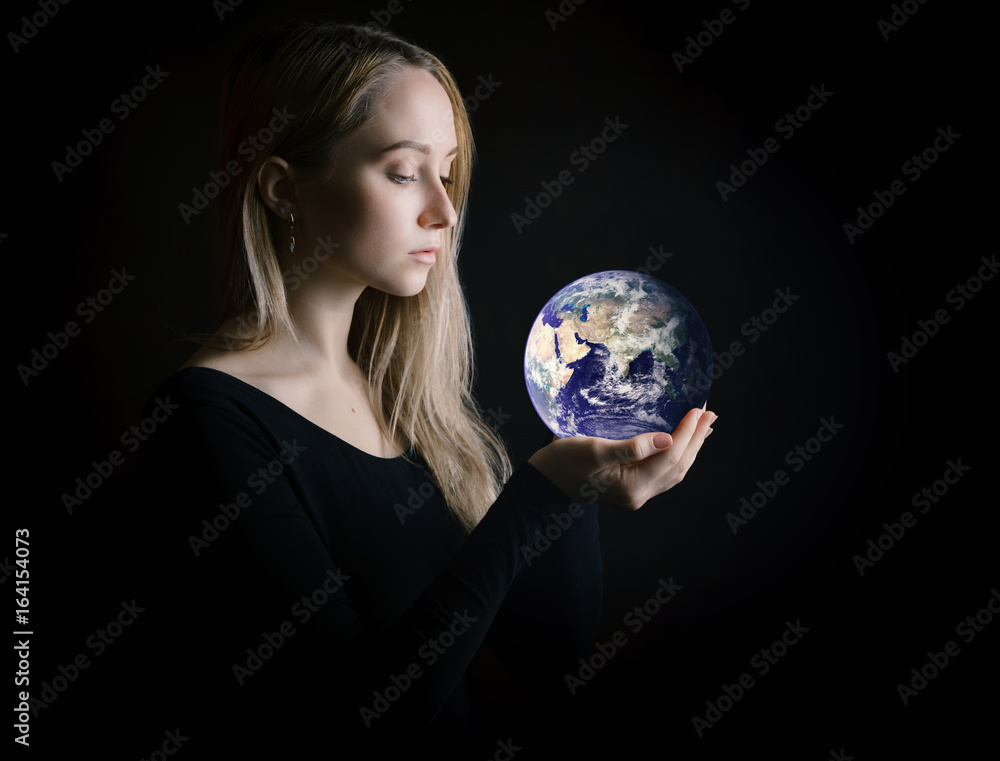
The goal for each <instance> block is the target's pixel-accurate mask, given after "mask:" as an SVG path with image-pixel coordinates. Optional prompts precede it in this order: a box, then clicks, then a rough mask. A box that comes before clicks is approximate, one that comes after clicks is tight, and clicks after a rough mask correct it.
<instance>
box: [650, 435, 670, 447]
mask: <svg viewBox="0 0 1000 761" xmlns="http://www.w3.org/2000/svg"><path fill="white" fill-rule="evenodd" d="M672 443H673V439H672V438H670V434H669V433H658V434H656V435H655V436H654V437H653V446H654V447H656V448H657V449H666V448H667V447H669V446H670V445H671V444H672Z"/></svg>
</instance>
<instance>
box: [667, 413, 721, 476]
mask: <svg viewBox="0 0 1000 761" xmlns="http://www.w3.org/2000/svg"><path fill="white" fill-rule="evenodd" d="M709 415H710V413H708V412H707V411H706V410H704V409H701V410H697V409H691V410H690V411H689V412H688V413H687V414H686V415H685V416H684V418H683V419H682V420H681V422H680V424H679V425H678V426H677V428H675V429H674V433H673V439H674V443H673V445H672V446H671V447H670V450H669V451H670V455H669V457H668V458H667V459H669V460H671V461H672V464H673V465H674V466H676V465H677V464H679V463H680V460H681V458H682V457H683V454H684V451H685V450H686V449H687V447H688V444H690V442H691V441H692V440H693V439H696V438H704V433H705V431H707V430H708V426H709V425H710V422H709V420H708V417H709ZM703 420H704V421H705V422H704V428H703V429H702V432H701V436H698V430H699V427H700V426H702V421H703Z"/></svg>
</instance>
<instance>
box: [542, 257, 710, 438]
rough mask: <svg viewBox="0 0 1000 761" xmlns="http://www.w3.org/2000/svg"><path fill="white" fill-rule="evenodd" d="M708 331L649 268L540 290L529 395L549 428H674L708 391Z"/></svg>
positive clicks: (576, 432) (579, 431)
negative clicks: (543, 299)
mask: <svg viewBox="0 0 1000 761" xmlns="http://www.w3.org/2000/svg"><path fill="white" fill-rule="evenodd" d="M711 373H712V346H711V344H710V343H709V340H708V331H707V330H706V329H705V325H704V324H703V323H702V321H701V317H699V315H698V313H697V312H696V311H695V309H694V307H693V306H691V304H690V302H688V300H687V299H686V298H684V296H682V295H681V294H680V293H679V292H678V291H676V290H675V289H673V288H671V287H670V286H669V285H667V284H666V283H664V282H663V281H662V280H659V279H658V278H655V277H652V276H651V275H644V274H642V273H640V272H632V271H629V270H609V271H607V272H597V273H594V274H593V275H587V276H586V277H582V278H580V279H579V280H574V281H573V282H572V283H570V284H569V285H567V286H566V287H565V288H563V289H562V290H560V291H559V292H558V293H557V294H556V295H555V296H553V297H552V298H551V299H549V302H548V303H547V304H546V305H545V307H544V308H543V309H542V311H541V312H540V313H539V315H538V317H537V318H536V319H535V323H534V325H532V327H531V332H530V334H529V335H528V343H527V346H526V347H525V351H524V379H525V382H526V383H527V386H528V395H529V396H530V397H531V401H532V404H534V406H535V409H536V410H537V411H538V414H539V416H540V417H541V418H542V421H543V422H544V423H545V425H546V426H548V428H549V430H551V431H552V432H553V433H554V434H556V436H559V437H560V438H562V437H566V436H600V437H602V438H606V439H619V440H620V439H629V438H632V437H633V436H637V435H639V434H641V433H649V432H657V431H665V432H667V433H671V432H673V430H674V429H675V428H676V427H677V425H678V423H680V421H681V419H682V418H683V417H684V415H686V414H687V413H688V411H690V410H691V409H692V408H694V407H697V408H701V407H702V405H704V403H705V400H706V399H708V391H709V387H710V386H711V380H712V376H711Z"/></svg>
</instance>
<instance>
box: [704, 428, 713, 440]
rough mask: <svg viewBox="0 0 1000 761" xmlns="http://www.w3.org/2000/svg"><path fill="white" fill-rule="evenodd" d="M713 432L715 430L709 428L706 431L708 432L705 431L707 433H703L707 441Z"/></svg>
mask: <svg viewBox="0 0 1000 761" xmlns="http://www.w3.org/2000/svg"><path fill="white" fill-rule="evenodd" d="M714 432H715V429H714V428H709V429H708V431H707V432H706V433H705V438H706V439H707V438H708V437H709V436H711V435H712V434H713V433H714Z"/></svg>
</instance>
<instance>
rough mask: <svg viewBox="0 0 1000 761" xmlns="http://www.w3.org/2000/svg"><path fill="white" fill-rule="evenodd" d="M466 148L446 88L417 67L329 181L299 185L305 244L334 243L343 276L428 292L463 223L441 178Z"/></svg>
mask: <svg viewBox="0 0 1000 761" xmlns="http://www.w3.org/2000/svg"><path fill="white" fill-rule="evenodd" d="M457 146H458V141H457V139H456V136H455V124H454V116H453V114H452V109H451V101H450V100H449V99H448V95H447V93H445V91H444V88H443V87H441V85H440V84H439V83H438V81H437V80H436V79H435V78H434V77H433V76H432V75H431V74H430V73H429V72H427V71H424V70H423V69H418V68H416V67H412V66H408V67H407V68H406V70H405V71H404V72H403V73H402V74H400V75H399V76H398V77H396V79H395V80H394V82H393V83H392V84H391V85H390V87H389V90H388V92H387V93H386V96H385V97H384V98H383V99H382V101H381V103H380V105H379V110H378V112H377V114H376V115H375V117H374V118H373V119H372V120H371V121H370V122H369V123H368V125H367V126H365V127H363V128H362V129H360V130H358V132H357V133H355V134H354V135H353V136H352V137H350V138H349V139H348V140H347V141H345V142H344V143H343V144H342V147H341V149H340V150H339V151H338V157H337V162H336V166H335V168H334V171H333V173H332V175H331V176H330V178H329V179H328V180H325V181H323V182H321V183H319V184H306V185H299V184H297V186H296V189H297V191H298V197H299V201H298V202H297V203H295V204H294V210H295V215H296V219H295V225H296V227H295V233H296V240H297V241H303V242H309V241H311V242H312V244H310V245H308V246H307V248H309V249H312V248H313V246H314V245H315V243H316V239H317V237H318V238H320V239H321V240H324V241H326V242H327V243H329V244H335V246H336V247H335V250H334V251H333V253H332V254H331V255H330V257H329V260H328V261H327V262H326V263H325V265H324V266H325V267H326V268H328V271H329V272H330V274H332V275H335V276H336V277H338V278H346V279H348V280H353V281H357V283H360V284H363V285H367V286H372V287H373V288H377V289H379V290H381V291H386V292H388V293H391V294H395V295H397V296H413V295H415V294H417V293H419V292H420V291H421V290H423V288H424V285H425V284H426V280H427V273H428V272H429V271H430V268H431V267H432V266H433V265H434V261H435V257H436V254H435V252H436V251H437V248H438V247H439V246H440V245H441V242H442V237H443V235H442V234H443V232H444V231H445V230H446V229H447V228H449V227H452V226H454V225H455V223H456V221H457V215H456V213H455V208H454V207H453V206H452V204H451V201H450V200H449V198H448V195H447V193H446V185H447V179H444V180H443V179H442V178H447V177H448V176H449V172H450V168H451V162H452V160H453V158H454V156H455V154H456V152H457V150H458V148H457ZM300 235H301V236H302V237H299V236H300ZM300 245H301V244H300ZM311 253H312V252H311V251H303V252H302V254H303V255H304V256H309V255H310V254H311Z"/></svg>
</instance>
